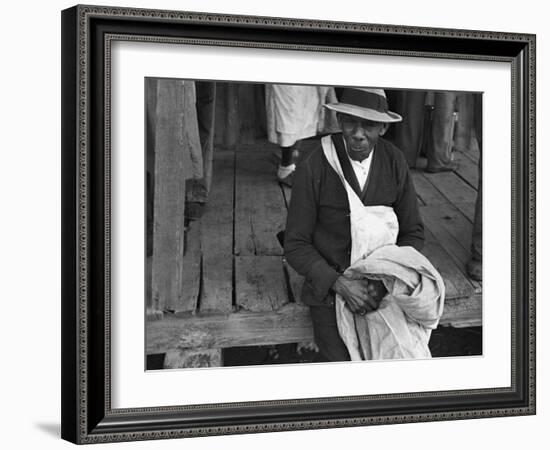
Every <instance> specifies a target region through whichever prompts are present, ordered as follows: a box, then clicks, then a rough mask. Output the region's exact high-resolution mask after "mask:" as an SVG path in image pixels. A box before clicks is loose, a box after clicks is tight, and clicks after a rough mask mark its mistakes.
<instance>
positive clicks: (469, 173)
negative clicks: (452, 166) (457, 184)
mask: <svg viewBox="0 0 550 450" xmlns="http://www.w3.org/2000/svg"><path fill="white" fill-rule="evenodd" d="M454 161H455V162H456V163H457V164H458V168H457V170H456V173H457V174H458V175H459V176H460V178H462V179H463V180H464V181H466V182H467V183H468V184H469V185H470V186H471V187H472V188H474V189H476V190H477V181H478V178H479V176H478V165H477V164H475V163H474V162H473V161H472V160H471V159H470V158H468V157H466V155H465V154H464V153H462V152H459V151H456V152H454Z"/></svg>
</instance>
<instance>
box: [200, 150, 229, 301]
mask: <svg viewBox="0 0 550 450" xmlns="http://www.w3.org/2000/svg"><path fill="white" fill-rule="evenodd" d="M234 175H235V154H234V152H217V153H216V154H215V158H214V162H213V182H212V188H211V190H210V194H209V197H208V202H207V204H206V207H205V210H204V215H203V217H202V219H201V222H202V236H201V248H202V281H203V287H202V291H201V298H200V310H201V311H219V312H230V311H231V308H232V296H233V191H234V182H235V178H234Z"/></svg>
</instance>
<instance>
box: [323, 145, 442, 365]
mask: <svg viewBox="0 0 550 450" xmlns="http://www.w3.org/2000/svg"><path fill="white" fill-rule="evenodd" d="M322 146H323V151H324V153H325V156H326V158H327V160H328V162H329V163H330V165H331V166H332V167H333V169H334V170H335V171H336V173H338V175H339V176H340V179H341V180H342V183H344V186H345V187H346V191H347V194H348V199H349V204H350V224H351V242H352V248H351V266H350V267H349V268H348V269H347V270H346V271H345V272H344V274H345V275H346V276H348V277H350V278H354V279H361V278H368V279H377V280H382V281H383V282H384V285H385V286H386V289H387V290H388V294H387V295H386V296H385V297H384V299H383V300H382V302H381V303H380V306H379V307H378V309H377V310H376V311H373V312H371V313H368V314H366V315H365V316H360V315H355V314H353V313H352V312H351V311H350V310H349V309H348V308H347V307H346V304H345V302H344V300H343V299H342V298H341V297H340V295H336V320H337V323H338V330H339V332H340V336H341V337H342V340H343V341H344V343H345V344H346V347H347V348H348V352H349V354H350V357H351V359H352V360H362V359H413V358H430V357H431V354H430V350H429V348H428V341H429V339H430V335H431V330H433V329H435V328H436V327H437V324H438V323H439V319H440V317H441V314H442V313H443V304H444V299H445V285H444V283H443V280H442V278H441V276H440V275H439V273H438V272H437V270H436V269H435V268H434V267H433V266H432V264H431V263H430V262H429V261H428V260H427V259H426V258H425V257H424V256H423V255H422V254H421V253H419V252H418V251H417V250H415V249H414V248H412V247H398V246H397V245H395V243H396V240H397V235H398V232H399V225H398V221H397V216H396V215H395V213H394V211H393V208H391V207H387V206H364V205H363V203H362V202H361V200H360V199H359V197H358V196H357V194H356V193H355V192H354V191H353V189H352V188H351V186H350V185H349V183H348V182H347V181H346V179H345V178H344V175H343V171H342V168H341V166H340V161H339V160H338V156H337V154H336V150H335V148H334V145H333V143H332V139H331V137H330V136H326V137H324V138H323V139H322Z"/></svg>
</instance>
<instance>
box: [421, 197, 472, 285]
mask: <svg viewBox="0 0 550 450" xmlns="http://www.w3.org/2000/svg"><path fill="white" fill-rule="evenodd" d="M420 212H421V214H422V219H423V220H424V225H425V226H426V227H427V229H428V230H429V231H430V232H431V233H432V234H433V235H434V237H435V239H437V241H438V242H439V243H440V244H441V246H442V247H443V248H444V249H445V250H446V251H447V253H448V254H449V255H450V256H451V258H453V260H454V262H455V263H456V265H457V267H458V268H459V269H460V270H461V271H462V273H463V274H464V276H465V277H466V278H467V279H468V281H469V282H470V283H471V284H472V286H473V288H474V292H475V293H481V283H479V282H478V281H475V280H472V279H471V278H469V277H468V276H467V273H466V263H467V262H468V260H469V259H470V256H471V255H470V252H469V251H468V250H467V249H466V248H465V246H464V243H463V242H461V241H460V240H459V239H458V237H457V236H456V235H455V234H454V233H452V232H451V231H450V230H449V229H448V228H447V227H445V222H446V221H447V220H446V219H443V218H442V215H441V207H439V206H427V207H423V208H421V209H420ZM448 225H451V227H452V228H454V224H448ZM463 226H467V227H468V229H471V228H470V225H469V224H463Z"/></svg>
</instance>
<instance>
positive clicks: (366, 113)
mask: <svg viewBox="0 0 550 450" xmlns="http://www.w3.org/2000/svg"><path fill="white" fill-rule="evenodd" d="M323 106H324V107H325V108H327V109H330V110H332V111H336V112H339V113H342V114H348V115H350V116H355V117H360V118H361V119H366V120H372V121H373V122H383V123H392V122H401V121H402V120H403V117H401V116H400V115H399V114H397V113H394V112H392V111H387V112H385V113H383V112H380V111H376V110H375V109H370V108H363V107H361V106H356V105H350V104H348V103H328V104H326V105H323Z"/></svg>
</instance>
